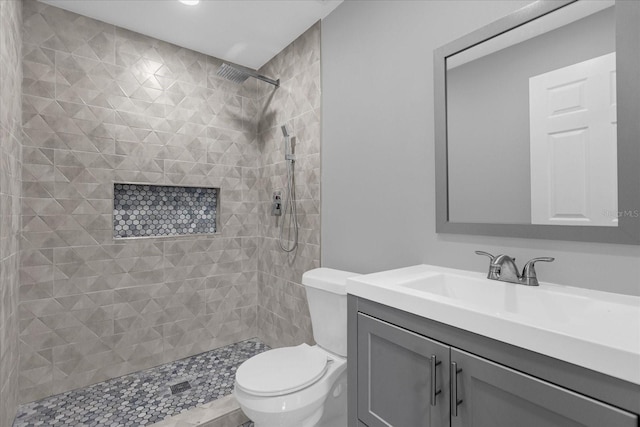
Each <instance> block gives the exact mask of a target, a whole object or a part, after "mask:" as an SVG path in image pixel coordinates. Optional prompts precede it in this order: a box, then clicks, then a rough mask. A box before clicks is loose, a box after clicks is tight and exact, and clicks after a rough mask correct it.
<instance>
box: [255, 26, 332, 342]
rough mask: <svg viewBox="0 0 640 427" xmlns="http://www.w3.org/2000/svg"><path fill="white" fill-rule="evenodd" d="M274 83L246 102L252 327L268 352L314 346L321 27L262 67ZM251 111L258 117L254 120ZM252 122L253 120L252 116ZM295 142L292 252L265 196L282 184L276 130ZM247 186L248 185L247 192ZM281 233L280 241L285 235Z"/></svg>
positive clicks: (281, 157)
mask: <svg viewBox="0 0 640 427" xmlns="http://www.w3.org/2000/svg"><path fill="white" fill-rule="evenodd" d="M261 72H263V73H264V74H265V75H276V76H279V77H280V81H281V87H280V88H279V89H278V91H276V92H274V93H269V92H268V91H267V90H266V89H265V90H263V91H262V92H261V93H260V96H259V98H258V99H257V105H251V104H250V103H247V107H246V111H247V112H248V113H249V117H251V116H253V117H254V118H251V119H250V120H254V121H255V120H258V123H257V131H258V135H259V138H260V144H261V147H262V150H261V152H260V158H259V162H260V168H259V172H258V176H257V183H258V188H256V189H254V188H255V187H254V184H253V178H250V179H247V180H246V185H247V186H248V190H247V191H248V192H249V193H250V194H255V195H256V197H257V198H258V200H259V203H258V206H257V211H258V212H259V215H260V221H259V234H260V236H261V238H260V239H259V255H258V271H259V274H258V279H257V280H258V325H259V333H260V335H259V337H260V339H261V340H263V341H264V342H266V343H267V344H269V345H270V346H271V347H279V346H283V345H295V344H299V343H301V342H308V343H312V342H313V334H312V331H311V321H310V316H309V311H308V306H307V304H306V296H305V294H304V289H303V287H302V286H301V280H302V274H303V273H304V272H305V271H307V270H309V269H312V268H316V267H319V266H320V241H319V230H320V224H319V218H320V213H319V206H320V192H319V188H320V174H319V171H320V165H319V152H320V126H319V120H320V109H319V107H320V29H319V26H318V25H315V26H313V27H311V28H310V29H309V30H307V31H306V32H305V33H304V34H303V35H301V36H300V37H299V38H298V39H296V40H295V41H294V42H293V43H291V44H290V45H289V46H288V47H286V48H285V49H284V50H283V51H282V52H280V53H279V54H278V55H276V56H275V57H274V58H273V59H272V60H271V61H269V62H268V63H267V64H266V65H265V66H264V67H263V68H262V69H261ZM255 111H260V114H258V115H256V113H255ZM256 117H257V118H256ZM283 123H286V124H287V125H288V127H289V129H290V132H291V133H292V134H293V135H294V136H295V137H296V145H295V151H296V162H295V165H294V171H295V172H294V173H295V180H296V181H295V182H296V197H297V209H298V225H299V237H298V247H297V249H296V250H295V251H294V252H292V253H285V252H283V251H282V250H281V249H280V248H279V245H278V236H279V233H280V227H281V224H280V222H281V221H282V219H280V221H276V219H275V218H274V217H272V216H271V215H270V204H271V194H272V192H273V191H275V190H283V189H284V188H285V186H286V167H285V161H284V143H283V139H282V132H281V131H280V125H282V124H283ZM245 188H246V187H245ZM286 231H287V230H285V235H286Z"/></svg>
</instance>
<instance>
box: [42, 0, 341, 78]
mask: <svg viewBox="0 0 640 427" xmlns="http://www.w3.org/2000/svg"><path fill="white" fill-rule="evenodd" d="M40 1H42V2H44V3H47V4H50V5H53V6H57V7H60V8H62V9H66V10H70V11H72V12H75V13H78V14H80V15H84V16H88V17H90V18H94V19H98V20H100V21H104V22H107V23H109V24H113V25H116V26H119V27H123V28H126V29H128V30H132V31H136V32H138V33H142V34H145V35H148V36H151V37H154V38H157V39H160V40H164V41H167V42H170V43H173V44H176V45H178V46H182V47H186V48H188V49H192V50H195V51H198V52H202V53H205V54H207V55H211V56H215V57H217V58H220V59H224V60H226V61H230V62H234V63H236V64H240V65H244V66H245V67H249V68H252V69H258V68H260V67H261V66H262V65H264V64H265V63H267V62H268V61H269V60H270V59H271V58H273V57H274V56H275V55H276V54H277V53H278V52H280V51H281V50H282V49H284V48H285V47H286V46H287V45H289V44H290V43H291V42H292V41H294V40H295V39H296V38H297V37H298V36H299V35H300V34H302V33H303V32H304V31H305V30H307V29H308V28H309V27H310V26H311V25H313V24H314V23H315V22H316V21H318V20H319V19H322V18H324V17H325V16H327V15H328V14H329V13H330V12H331V11H332V10H333V9H335V8H336V7H337V6H338V5H339V4H340V3H342V0H201V1H200V3H198V4H197V5H195V6H188V5H185V4H182V3H180V2H179V1H177V0H82V1H80V0H40Z"/></svg>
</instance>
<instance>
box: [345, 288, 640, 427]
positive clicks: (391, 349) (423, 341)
mask: <svg viewBox="0 0 640 427" xmlns="http://www.w3.org/2000/svg"><path fill="white" fill-rule="evenodd" d="M348 315H349V328H348V329H349V357H348V361H349V362H348V363H349V367H348V375H349V391H348V393H349V426H350V427H389V426H392V427H440V426H451V427H579V426H582V427H640V425H639V423H638V419H639V417H638V413H640V386H638V385H637V384H631V383H628V382H625V381H622V380H618V379H615V378H611V377H608V376H605V375H603V374H599V373H595V372H593V371H589V370H587V369H584V368H580V367H577V366H575V365H571V364H568V363H566V362H562V361H558V360H556V359H551V358H549V357H547V356H542V355H539V354H537V353H533V352H530V351H527V350H524V349H520V348H517V347H513V346H510V345H508V344H505V343H501V342H498V341H494V340H491V339H489V338H486V337H482V336H479V335H475V334H472V333H470V332H467V331H464V330H461V329H457V328H453V327H451V326H448V325H443V324H440V323H437V322H434V321H432V320H429V319H424V318H418V317H417V316H414V315H410V314H408V313H405V312H401V311H399V310H396V309H392V308H389V307H386V306H383V305H380V304H377V303H373V302H370V301H367V300H363V299H359V298H356V297H352V296H350V297H349V314H348ZM453 402H457V404H455V405H454V404H453Z"/></svg>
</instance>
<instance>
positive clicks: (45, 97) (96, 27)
mask: <svg viewBox="0 0 640 427" xmlns="http://www.w3.org/2000/svg"><path fill="white" fill-rule="evenodd" d="M22 3H23V7H24V13H23V20H22V22H23V26H24V27H23V33H22V34H23V37H24V49H23V50H22V64H23V65H22V66H23V68H24V76H23V77H18V78H17V82H20V79H22V103H23V105H24V108H23V113H22V120H20V117H18V119H17V123H18V124H20V123H22V126H23V128H24V154H23V156H24V162H23V165H22V168H20V166H19V164H16V165H14V166H13V167H12V169H10V170H12V171H15V172H16V174H17V177H18V178H20V175H21V179H22V188H20V186H19V185H18V188H16V189H14V190H16V193H12V194H14V195H17V197H14V198H13V199H12V200H13V201H14V202H15V203H13V206H14V211H15V215H14V217H13V219H14V221H15V220H19V219H20V216H19V214H18V212H19V209H20V210H21V212H22V223H23V227H22V234H21V241H20V246H21V250H22V259H21V263H20V266H19V268H20V287H19V289H18V288H17V287H16V289H15V290H14V291H13V292H14V294H15V296H14V297H13V298H14V301H15V300H16V299H17V295H18V293H19V294H20V301H19V308H15V309H14V310H13V311H7V310H6V309H4V308H3V312H2V315H3V316H5V313H7V315H8V314H9V313H14V314H11V316H12V318H14V319H15V320H14V323H15V324H16V327H15V330H16V331H18V330H19V334H20V337H19V338H20V343H19V348H20V351H21V354H22V356H21V361H20V367H19V384H20V385H19V388H20V400H21V401H23V402H26V401H32V400H36V399H39V398H41V397H45V396H47V395H50V394H53V393H59V392H63V391H66V390H69V389H73V388H77V387H83V386H86V385H89V384H93V383H96V382H99V381H103V380H105V379H108V378H113V377H117V376H120V375H124V374H127V373H130V372H133V371H136V370H140V369H145V368H148V367H151V366H155V365H158V364H160V363H164V362H167V361H172V360H175V359H178V358H181V357H186V356H190V355H193V354H196V353H200V352H203V351H206V350H210V349H213V348H217V347H220V346H222V345H226V344H229V343H232V342H236V341H239V340H243V339H247V338H251V337H255V336H256V335H257V328H258V326H257V325H258V315H257V300H258V291H257V290H258V275H257V266H258V255H259V253H260V239H259V234H258V233H259V229H260V210H259V208H258V203H257V201H258V193H259V180H260V178H259V168H258V161H259V157H260V154H261V146H260V144H261V142H260V139H259V138H258V137H257V134H256V129H257V126H258V121H259V117H258V116H257V110H256V107H255V104H256V98H257V85H256V81H247V82H246V83H245V84H244V85H241V86H238V85H235V84H232V83H230V82H227V81H225V80H222V79H220V78H218V77H216V75H215V73H216V70H217V68H218V67H219V66H220V64H221V61H220V60H218V59H216V58H211V57H207V56H205V55H203V54H200V53H197V52H193V51H190V50H187V49H184V48H181V47H178V46H174V45H171V44H168V43H165V42H162V41H160V40H156V39H153V38H150V37H146V36H143V35H140V34H137V33H133V32H130V31H127V30H124V29H121V28H116V27H114V26H112V25H108V24H105V23H102V22H99V21H95V20H92V19H90V18H86V17H82V16H80V15H76V14H74V13H71V12H68V11H64V10H62V9H58V8H55V7H52V6H49V5H46V4H44V3H41V2H38V1H35V0H25V1H23V2H22ZM0 4H1V5H2V8H3V9H2V10H3V13H4V11H5V10H6V9H5V5H6V4H14V5H15V4H18V3H17V2H4V1H3V2H0ZM2 16H3V18H4V16H5V15H2ZM2 28H3V30H4V28H5V25H4V21H3V25H2ZM16 33H17V34H19V31H17V32H16ZM3 40H5V39H4V38H3ZM3 52H4V51H3ZM18 57H19V56H18ZM19 62H20V61H19V60H18V63H19ZM5 63H6V62H5V60H4V58H3V60H2V61H1V64H2V66H3V67H4V64H5ZM3 70H4V69H3ZM3 73H4V71H3ZM2 80H3V82H4V81H5V79H4V74H3V79H2ZM18 91H19V89H18ZM2 93H3V100H2V102H8V101H5V99H4V93H5V91H4V87H3V92H2ZM18 98H20V97H19V96H18ZM19 101H20V100H19V99H18V100H17V101H16V100H13V101H12V102H19ZM244 106H247V107H246V108H244ZM249 106H252V108H253V109H250V108H249ZM8 110H11V111H19V110H17V109H8ZM2 111H3V112H4V111H7V109H4V108H3V109H2ZM3 135H4V130H3ZM17 135H19V133H18V134H17ZM14 139H15V138H14ZM4 141H5V139H4V136H3V146H4ZM13 145H15V144H13ZM13 152H14V153H19V152H20V150H19V149H16V148H13ZM14 157H15V156H14ZM2 158H3V160H4V158H5V156H4V155H3V156H2ZM16 160H18V158H17V157H16ZM2 170H5V168H4V165H3V168H2ZM20 170H21V173H20ZM3 179H4V178H3ZM8 182H9V181H8ZM11 182H13V183H14V185H15V183H16V182H19V181H16V180H15V179H13V180H12V181H11ZM115 182H120V183H127V182H128V183H139V184H158V185H185V186H202V187H216V188H220V210H219V230H218V232H217V233H216V235H214V236H188V237H187V236H184V237H171V238H169V237H166V238H144V239H137V240H136V239H133V240H126V241H118V240H114V238H113V222H112V221H113V218H112V212H113V184H114V183H115ZM20 191H22V192H23V196H24V197H23V198H22V201H21V205H20V204H19V203H18V202H19V200H20V199H19V194H20V193H19V192H20ZM4 194H5V192H4V190H3V192H2V195H3V197H4ZM4 206H9V205H6V204H5V203H4V199H3V203H2V207H3V209H4ZM2 214H3V215H2V218H3V219H5V218H9V217H7V216H5V215H4V212H2ZM3 224H4V222H3ZM3 230H4V226H3ZM3 236H4V234H3ZM16 237H17V235H16ZM4 241H5V240H4V239H3V242H4ZM14 241H16V242H17V240H16V239H14ZM16 244H17V243H16ZM14 245H15V244H14ZM5 246H6V245H5ZM16 252H17V251H16ZM3 253H4V252H3ZM11 262H12V263H14V264H15V265H16V270H17V268H18V265H17V256H16V257H14V258H11ZM7 271H8V270H7ZM4 272H5V269H4V268H3V273H2V274H3V275H4V274H5V273H4ZM7 274H8V273H7ZM13 274H15V275H17V272H15V273H13ZM9 282H10V280H9V281H5V280H4V279H3V280H2V283H3V284H4V283H9ZM3 292H8V290H7V291H3ZM9 300H10V299H9ZM2 301H7V299H5V298H3V299H2ZM16 304H17V302H16ZM17 305H18V304H17ZM2 324H3V325H5V324H10V323H5V322H3V323H2ZM2 334H3V335H2V336H3V337H4V336H5V335H6V334H7V333H6V330H5V329H3V330H2ZM14 338H15V337H14ZM3 339H4V338H3ZM17 346H18V344H14V345H13V349H14V350H15V349H16V348H17ZM2 348H3V351H4V348H9V349H11V347H10V346H9V347H5V346H4V345H3V347H2ZM16 351H17V350H16ZM5 361H7V362H5ZM2 363H10V364H13V365H15V366H16V368H15V369H14V370H13V372H15V374H13V379H12V380H11V381H13V382H14V383H15V382H16V378H18V368H17V359H15V358H14V359H12V358H7V357H3V358H2ZM3 372H5V370H4V369H3ZM3 381H4V379H3ZM3 387H5V389H6V386H5V385H3ZM11 387H13V386H11ZM16 387H17V386H16ZM3 393H5V392H4V391H3ZM3 396H4V394H3ZM2 401H3V403H4V402H5V399H2ZM10 402H11V401H10ZM12 405H13V403H12ZM2 413H3V414H5V413H6V412H5V411H4V410H3V411H2Z"/></svg>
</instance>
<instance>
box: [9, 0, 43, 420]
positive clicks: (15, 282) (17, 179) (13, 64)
mask: <svg viewBox="0 0 640 427" xmlns="http://www.w3.org/2000/svg"><path fill="white" fill-rule="evenodd" d="M21 9H22V4H21V2H18V1H5V2H2V4H0V76H2V77H1V78H0V81H1V82H0V86H1V87H0V163H1V165H0V425H3V426H4V425H7V426H8V425H11V423H12V422H13V416H14V414H15V411H16V407H17V402H18V381H19V369H20V368H19V341H18V336H19V330H20V327H21V323H20V319H19V309H18V298H19V292H20V290H19V276H20V269H21V268H23V266H22V265H21V263H20V251H19V249H20V248H19V237H20V207H21V203H20V199H21V195H22V189H21V166H22V139H23V138H22V129H21V128H22V126H21V120H22V102H21V85H22V78H23V68H22V66H21V57H20V53H21V49H22V44H23V43H22V35H21V31H20V26H21ZM41 72H42V73H43V74H45V73H46V71H44V70H41ZM34 80H35V79H34ZM32 190H33V191H34V192H36V193H40V192H42V193H44V194H46V193H47V191H46V189H45V188H42V187H37V188H32ZM36 263H38V264H46V262H36ZM35 268H36V269H38V268H45V269H46V267H41V266H39V267H35ZM47 293H48V289H47V287H46V286H44V287H42V288H39V289H35V287H33V288H32V289H30V291H29V292H27V295H28V296H29V297H30V298H34V297H37V296H38V295H45V296H46V295H47Z"/></svg>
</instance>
